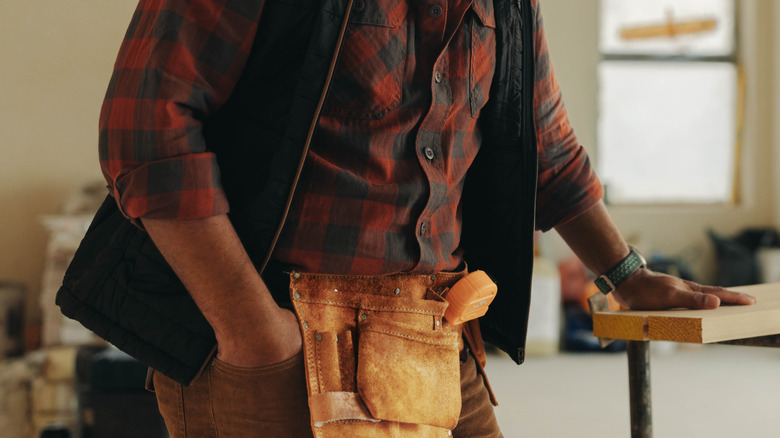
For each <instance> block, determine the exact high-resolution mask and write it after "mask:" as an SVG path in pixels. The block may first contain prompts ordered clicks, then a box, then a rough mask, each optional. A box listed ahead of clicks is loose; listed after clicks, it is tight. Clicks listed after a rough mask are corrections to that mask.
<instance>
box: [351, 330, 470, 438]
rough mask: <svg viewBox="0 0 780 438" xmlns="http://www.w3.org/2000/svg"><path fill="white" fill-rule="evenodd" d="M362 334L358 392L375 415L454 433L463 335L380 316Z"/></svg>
mask: <svg viewBox="0 0 780 438" xmlns="http://www.w3.org/2000/svg"><path fill="white" fill-rule="evenodd" d="M358 330H359V334H360V338H359V345H358V361H357V389H358V393H359V394H360V397H361V398H362V400H363V402H364V403H365V405H366V406H367V408H368V410H369V411H370V412H371V415H373V416H374V417H375V418H377V419H380V420H386V421H395V422H400V423H415V424H427V425H431V426H435V427H442V428H446V429H453V428H454V427H455V425H456V424H457V422H458V417H459V415H460V407H461V400H460V367H459V355H458V336H459V333H457V332H451V331H445V330H435V331H434V330H419V329H417V328H414V327H411V326H408V325H405V324H402V323H398V322H394V321H390V320H386V319H382V318H381V317H377V316H371V317H369V318H368V319H366V320H364V321H361V322H360V325H359V327H358Z"/></svg>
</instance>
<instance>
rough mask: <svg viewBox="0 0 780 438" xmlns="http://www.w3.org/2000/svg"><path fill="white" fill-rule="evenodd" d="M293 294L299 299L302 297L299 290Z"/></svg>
mask: <svg viewBox="0 0 780 438" xmlns="http://www.w3.org/2000/svg"><path fill="white" fill-rule="evenodd" d="M293 296H294V297H295V299H296V300H297V299H298V298H300V297H301V294H299V293H298V292H295V293H294V294H293Z"/></svg>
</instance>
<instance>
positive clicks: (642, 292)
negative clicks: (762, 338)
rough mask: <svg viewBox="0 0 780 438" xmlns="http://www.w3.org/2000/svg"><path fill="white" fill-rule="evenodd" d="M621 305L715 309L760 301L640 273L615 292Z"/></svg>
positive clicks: (642, 307) (749, 296)
mask: <svg viewBox="0 0 780 438" xmlns="http://www.w3.org/2000/svg"><path fill="white" fill-rule="evenodd" d="M613 294H614V296H615V299H616V300H617V302H618V303H620V304H621V305H623V306H626V307H628V308H631V309H637V310H659V309H669V308H675V307H684V308H687V309H714V308H717V307H718V306H720V305H721V304H741V305H746V304H754V303H755V302H756V298H755V297H753V296H751V295H747V294H743V293H740V292H734V291H730V290H727V289H724V288H722V287H717V286H702V285H700V284H698V283H694V282H692V281H687V280H681V279H679V278H676V277H672V276H670V275H666V274H661V273H658V272H653V271H650V270H648V269H639V270H638V271H637V272H635V273H634V274H633V275H631V276H630V277H628V279H626V281H624V282H623V283H621V284H620V285H619V286H618V287H617V289H615V291H614V292H613Z"/></svg>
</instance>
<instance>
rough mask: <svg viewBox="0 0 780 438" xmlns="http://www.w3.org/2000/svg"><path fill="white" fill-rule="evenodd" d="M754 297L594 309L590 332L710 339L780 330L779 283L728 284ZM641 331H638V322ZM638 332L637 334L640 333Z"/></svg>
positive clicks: (634, 337) (627, 336)
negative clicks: (705, 306)
mask: <svg viewBox="0 0 780 438" xmlns="http://www.w3.org/2000/svg"><path fill="white" fill-rule="evenodd" d="M731 289H732V290H736V291H739V292H745V293H749V294H751V295H753V296H755V297H756V298H758V303H756V304H754V305H751V306H721V307H719V308H717V309H713V310H686V309H673V310H665V311H633V310H631V311H626V310H621V311H615V312H603V313H596V314H595V315H594V317H593V328H594V330H593V333H594V335H596V336H598V337H603V338H613V339H627V340H642V339H645V340H659V341H660V340H663V341H675V342H693V343H710V342H722V341H728V340H733V339H743V338H751V337H756V336H767V335H774V334H778V333H780V283H774V284H761V285H754V286H741V287H735V288H731ZM637 321H642V331H641V335H640V334H639V333H640V332H639V331H638V330H639V328H638V327H639V325H640V324H639V323H638V322H637ZM640 336H641V337H640Z"/></svg>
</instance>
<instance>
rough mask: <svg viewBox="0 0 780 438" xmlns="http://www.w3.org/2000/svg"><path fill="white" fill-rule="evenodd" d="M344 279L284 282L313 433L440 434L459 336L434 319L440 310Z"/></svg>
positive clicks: (454, 400)
mask: <svg viewBox="0 0 780 438" xmlns="http://www.w3.org/2000/svg"><path fill="white" fill-rule="evenodd" d="M296 276H297V277H298V278H296ZM335 281H338V283H336V282H335ZM343 281H344V277H325V276H314V275H304V274H293V276H292V279H291V283H290V284H291V287H290V292H291V298H292V301H293V305H294V306H295V310H296V313H297V315H298V318H299V322H300V324H301V331H302V333H303V339H304V356H305V359H306V378H307V386H308V390H309V408H310V411H311V417H312V418H311V420H312V427H313V431H314V435H315V436H316V437H343V436H351V437H352V436H355V437H356V436H364V434H365V435H366V436H369V435H370V436H378V437H380V436H388V437H389V436H393V437H405V436H409V437H446V436H448V431H449V430H451V429H453V428H454V427H455V425H456V424H457V421H458V417H459V415H460V406H461V400H460V365H459V364H460V361H459V339H460V336H461V333H460V327H452V326H450V325H447V324H445V323H444V321H443V316H444V311H445V309H446V307H447V303H446V302H444V301H443V299H441V298H440V297H438V296H437V295H436V294H433V293H430V292H428V293H425V292H423V293H422V294H420V293H417V295H418V296H420V295H421V298H415V297H413V296H409V295H410V294H407V293H401V294H394V293H393V291H394V290H396V287H395V284H393V285H392V287H379V288H377V289H374V287H376V286H373V287H371V286H369V287H363V286H362V285H360V284H359V283H360V281H356V282H355V283H356V285H355V287H354V288H352V287H350V285H349V284H350V283H347V285H346V286H345V283H344V282H343ZM383 281H387V280H386V279H383ZM396 284H397V283H396ZM405 289H408V288H404V289H402V290H405ZM387 290H389V293H386V294H383V293H382V291H387ZM374 292H375V293H374ZM398 423H401V424H398ZM382 430H386V431H387V433H382Z"/></svg>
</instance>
